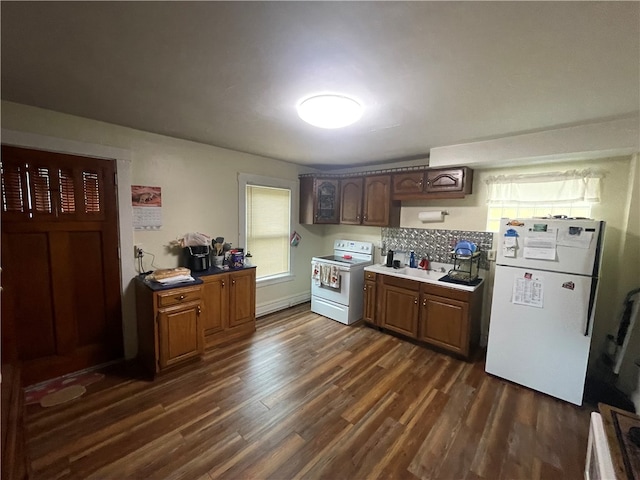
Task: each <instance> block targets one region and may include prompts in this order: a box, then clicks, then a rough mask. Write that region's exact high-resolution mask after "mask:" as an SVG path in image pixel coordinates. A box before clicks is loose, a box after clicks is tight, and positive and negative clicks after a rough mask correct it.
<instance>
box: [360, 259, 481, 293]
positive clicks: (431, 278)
mask: <svg viewBox="0 0 640 480" xmlns="http://www.w3.org/2000/svg"><path fill="white" fill-rule="evenodd" d="M432 267H433V270H422V269H421V268H409V267H401V268H397V269H396V268H393V267H387V266H386V265H384V264H381V263H378V264H375V265H369V266H368V267H364V269H365V271H366V272H374V273H380V274H383V275H390V276H392V277H399V278H407V279H409V280H416V281H418V282H424V283H432V284H434V285H439V286H441V287H448V288H454V289H457V290H466V291H467V292H474V291H476V290H477V289H478V288H479V287H480V285H482V284H483V283H484V279H481V278H480V279H479V280H480V282H479V283H478V284H477V285H466V284H464V283H452V282H444V281H441V280H440V279H441V278H442V277H444V276H446V275H447V272H448V271H449V270H450V269H451V268H453V265H448V264H439V263H433V264H432ZM442 269H444V270H442Z"/></svg>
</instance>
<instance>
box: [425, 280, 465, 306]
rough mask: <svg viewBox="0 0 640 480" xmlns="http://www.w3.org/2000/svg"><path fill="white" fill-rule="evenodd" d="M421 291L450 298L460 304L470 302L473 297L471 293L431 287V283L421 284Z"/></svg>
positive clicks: (438, 286) (435, 286)
mask: <svg viewBox="0 0 640 480" xmlns="http://www.w3.org/2000/svg"><path fill="white" fill-rule="evenodd" d="M421 291H422V293H428V294H430V295H437V296H439V297H445V298H451V299H453V300H459V301H461V302H469V301H471V297H472V296H473V292H468V291H466V290H458V289H457V288H450V287H443V286H440V285H433V284H432V283H423V284H422V288H421Z"/></svg>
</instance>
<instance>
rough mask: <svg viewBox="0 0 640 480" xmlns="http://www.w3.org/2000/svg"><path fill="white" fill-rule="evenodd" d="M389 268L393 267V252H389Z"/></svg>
mask: <svg viewBox="0 0 640 480" xmlns="http://www.w3.org/2000/svg"><path fill="white" fill-rule="evenodd" d="M386 265H387V267H393V250H389V251H388V252H387V263H386Z"/></svg>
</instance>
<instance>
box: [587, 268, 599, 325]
mask: <svg viewBox="0 0 640 480" xmlns="http://www.w3.org/2000/svg"><path fill="white" fill-rule="evenodd" d="M597 290H598V278H597V277H593V278H592V279H591V292H590V294H589V308H588V309H587V321H586V325H585V328H584V336H585V337H588V336H589V327H590V326H591V314H592V313H593V307H594V305H595V303H596V291H597Z"/></svg>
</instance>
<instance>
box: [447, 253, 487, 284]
mask: <svg viewBox="0 0 640 480" xmlns="http://www.w3.org/2000/svg"><path fill="white" fill-rule="evenodd" d="M458 251H459V250H458ZM451 258H452V259H453V268H452V269H451V270H449V272H448V274H447V275H449V277H450V278H452V279H454V280H459V281H461V282H473V281H474V280H475V279H477V278H478V270H479V268H480V251H475V252H473V253H471V252H469V253H468V254H462V253H456V251H455V250H454V251H453V252H451Z"/></svg>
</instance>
